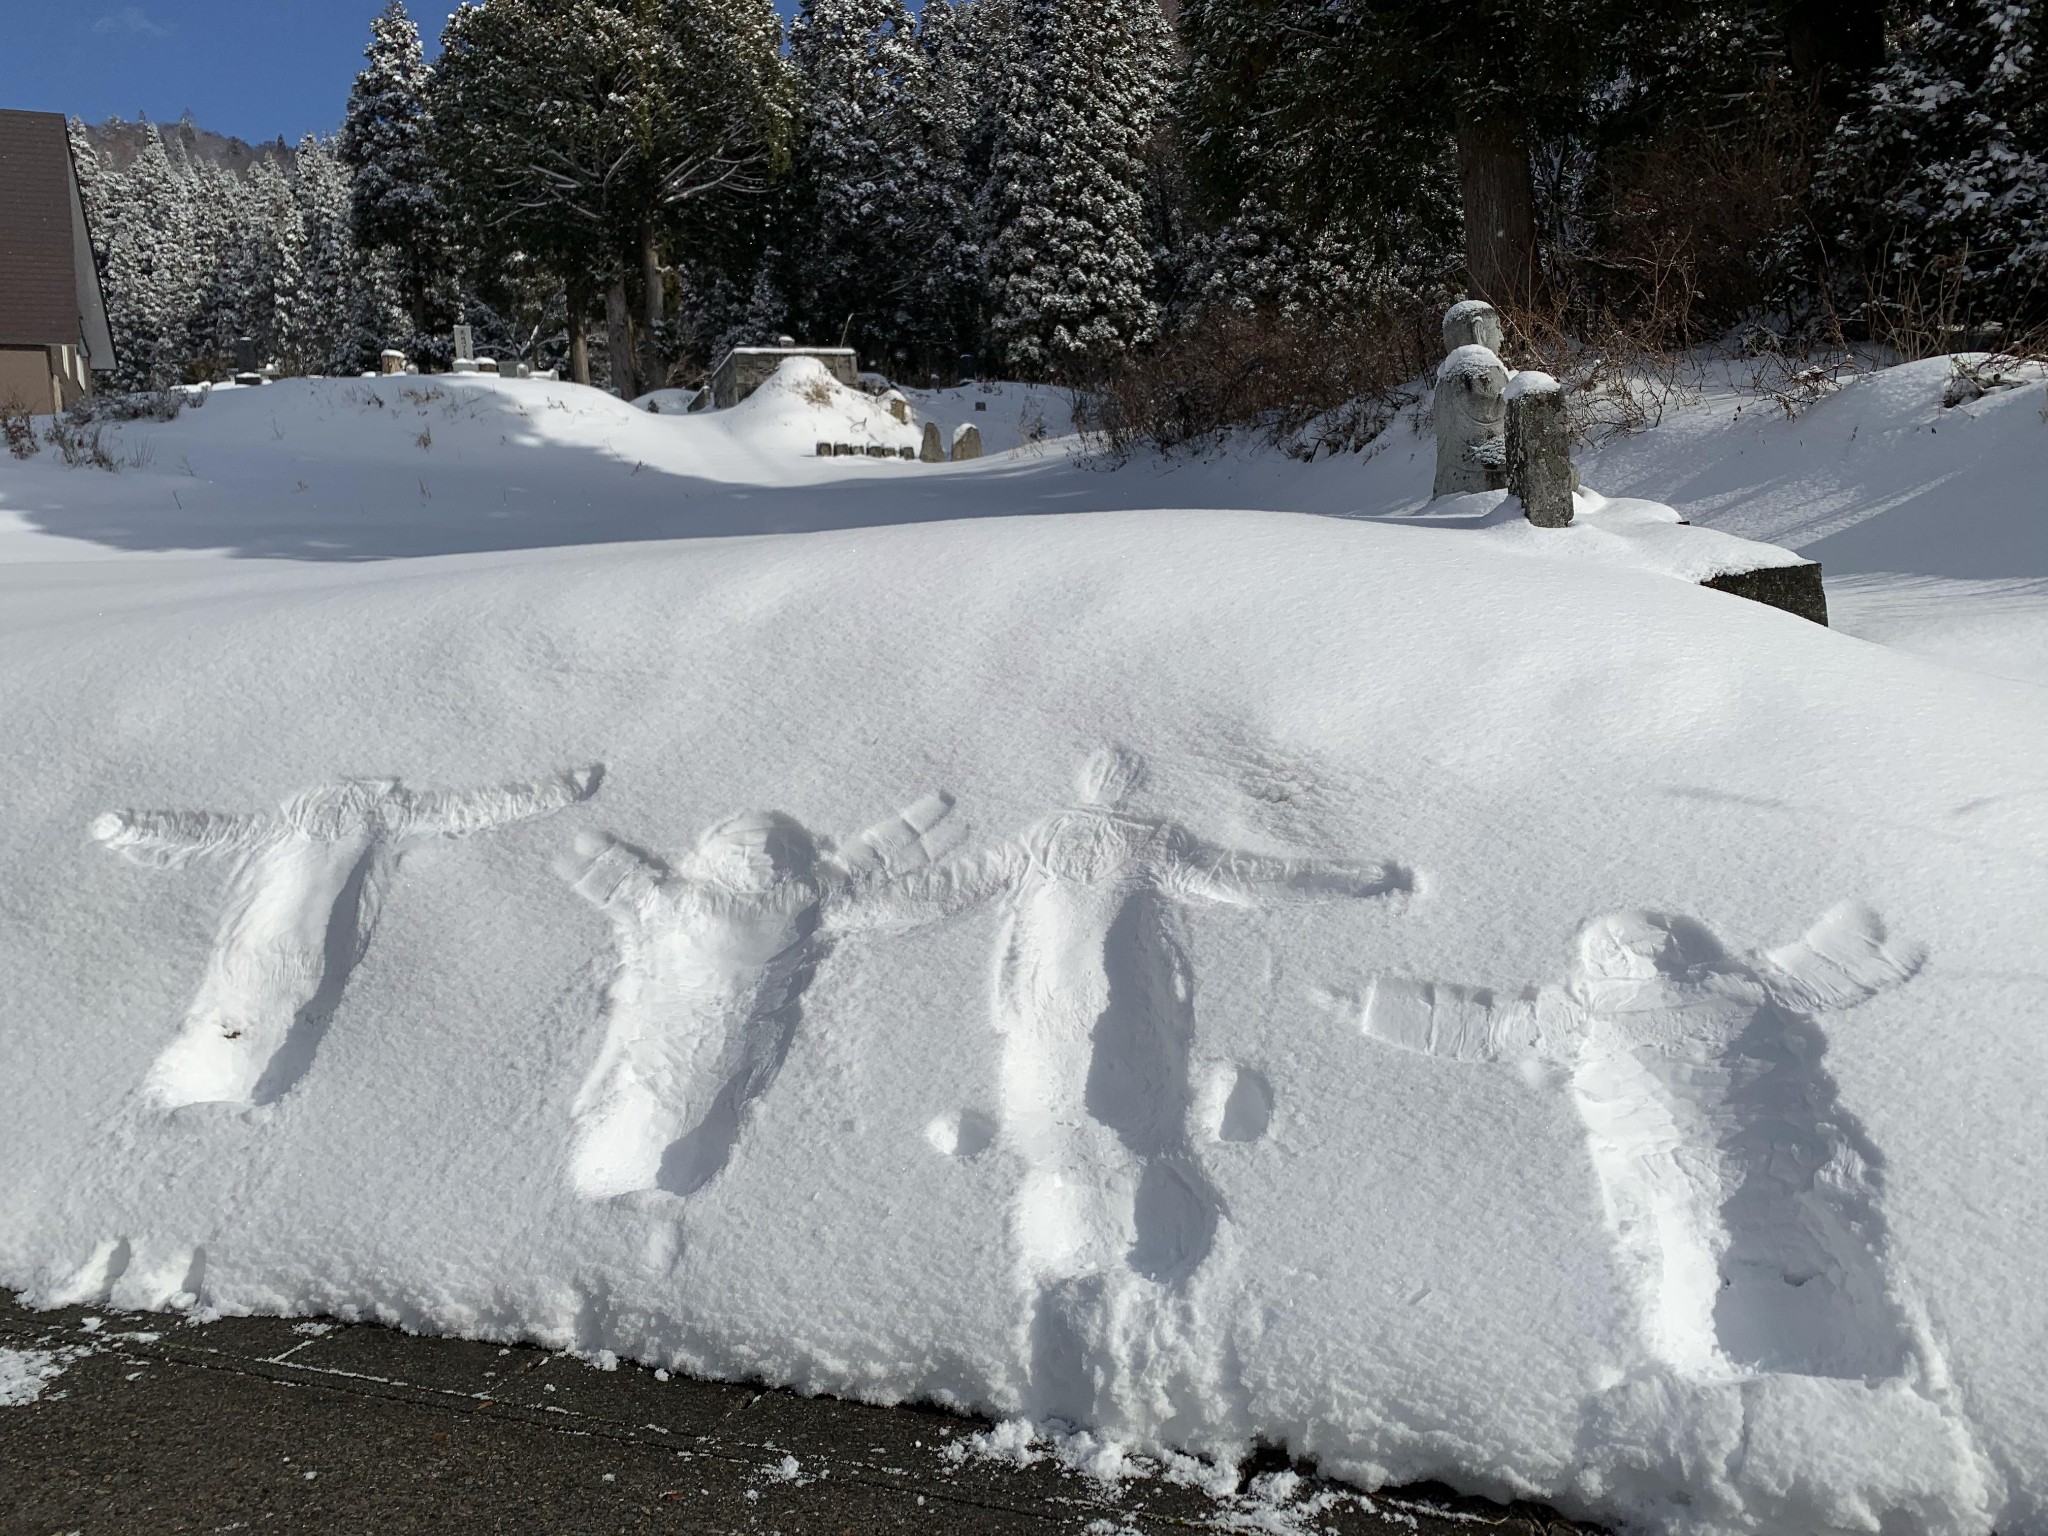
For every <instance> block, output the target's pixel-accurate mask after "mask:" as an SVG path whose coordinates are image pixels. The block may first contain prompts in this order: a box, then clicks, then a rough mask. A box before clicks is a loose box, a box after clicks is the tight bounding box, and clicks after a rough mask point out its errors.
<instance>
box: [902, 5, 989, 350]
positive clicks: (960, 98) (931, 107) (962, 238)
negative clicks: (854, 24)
mask: <svg viewBox="0 0 2048 1536" xmlns="http://www.w3.org/2000/svg"><path fill="white" fill-rule="evenodd" d="M917 45H918V50H919V52H920V53H922V54H923V56H924V68H923V70H922V72H921V75H920V78H919V80H918V86H917V89H916V90H915V91H914V92H913V93H912V94H911V98H910V102H909V108H910V116H911V123H910V145H911V164H912V167H913V170H914V180H913V183H912V186H911V212H910V230H909V232H908V239H909V244H910V250H909V254H910V257H911V260H912V262H913V269H912V270H913V274H914V280H913V284H912V288H911V292H910V293H909V294H908V295H907V297H906V300H905V304H904V310H905V321H904V326H903V333H902V340H903V344H904V345H905V346H907V347H908V348H909V349H910V351H911V352H912V353H913V354H915V355H916V356H918V357H919V358H920V359H922V360H924V361H925V362H926V364H927V366H931V365H936V366H938V367H939V368H941V369H942V370H945V369H950V366H951V365H952V363H953V361H954V359H955V358H957V357H958V356H959V354H960V353H962V352H963V351H974V350H976V349H977V348H978V346H979V340H980V331H981V314H982V301H981V284H982V231H981V227H980V220H979V215H978V213H977V210H976V207H975V170H974V166H973V164H972V158H971V157H972V155H973V151H974V139H975V129H976V121H977V116H978V113H977V108H976V104H975V100H974V90H975V80H976V75H977V63H976V58H975V41H974V36H973V34H972V32H971V30H970V29H969V28H968V27H967V25H966V24H965V23H964V21H963V18H962V16H961V14H960V9H959V7H957V6H955V5H954V4H953V3H952V0H925V5H924V10H923V11H922V12H921V13H920V15H919V16H918V28H917Z"/></svg>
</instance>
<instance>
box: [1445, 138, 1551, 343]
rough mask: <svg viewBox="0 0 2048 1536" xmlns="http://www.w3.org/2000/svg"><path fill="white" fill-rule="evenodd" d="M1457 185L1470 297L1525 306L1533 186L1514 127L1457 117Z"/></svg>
mask: <svg viewBox="0 0 2048 1536" xmlns="http://www.w3.org/2000/svg"><path fill="white" fill-rule="evenodd" d="M1458 183H1459V191H1460V193H1461V194H1462V199H1463V202H1464V206H1465V270H1466V272H1467V273H1468V274H1469V275H1470V277H1471V279H1472V293H1473V296H1474V297H1476V298H1481V299H1484V300H1486V301H1487V302H1488V303H1489V304H1492V305H1493V306H1495V307H1496V308H1499V309H1508V308H1519V307H1521V306H1523V305H1526V304H1527V303H1528V302H1529V301H1530V299H1531V298H1533V297H1534V296H1535V291H1536V270H1537V269H1536V182H1535V178H1534V176H1533V175H1532V174H1531V173H1530V170H1529V150H1528V146H1527V145H1525V144H1524V143H1523V142H1522V139H1521V135H1520V133H1519V132H1518V131H1517V130H1516V127H1515V125H1514V124H1513V123H1512V122H1508V121H1504V120H1502V119H1501V118H1500V117H1498V116H1496V115H1492V114H1488V113H1484V112H1467V113H1463V114H1461V115H1460V116H1459V119H1458Z"/></svg>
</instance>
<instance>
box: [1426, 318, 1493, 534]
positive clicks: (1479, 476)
mask: <svg viewBox="0 0 2048 1536" xmlns="http://www.w3.org/2000/svg"><path fill="white" fill-rule="evenodd" d="M1507 387H1508V370H1507V367H1506V365H1505V364H1504V363H1502V362H1501V360H1500V358H1499V357H1497V356H1496V355H1495V354H1494V352H1493V349H1492V348H1490V347H1482V346H1480V345H1478V344H1477V343H1476V342H1475V343H1471V344H1469V345H1466V346H1462V347H1458V348H1456V349H1454V350H1453V351H1452V353H1451V355H1450V356H1449V357H1447V358H1445V359H1444V360H1443V362H1442V363H1441V364H1440V365H1439V366H1438V368H1437V371H1436V405H1435V416H1436V487H1435V490H1434V491H1433V492H1432V493H1431V494H1432V495H1436V496H1456V495H1461V494H1464V493H1465V492H1468V491H1497V490H1500V489H1502V488H1504V487H1505V486H1506V485H1507V483H1508V479H1507V444H1506V434H1507V414H1508V408H1507V400H1506V395H1507Z"/></svg>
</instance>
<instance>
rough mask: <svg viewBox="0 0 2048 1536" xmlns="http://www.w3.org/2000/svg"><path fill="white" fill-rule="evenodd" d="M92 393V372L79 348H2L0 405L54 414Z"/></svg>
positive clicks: (0, 359) (0, 354) (38, 413)
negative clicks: (16, 406) (23, 407)
mask: <svg viewBox="0 0 2048 1536" xmlns="http://www.w3.org/2000/svg"><path fill="white" fill-rule="evenodd" d="M91 393H92V370H91V369H90V368H88V367H87V366H86V365H85V354H84V353H83V352H82V351H81V350H80V349H79V348H77V347H0V405H21V406H25V407H26V408H27V409H29V410H31V411H33V412H35V414H36V415H38V416H50V415H54V414H55V413H56V412H58V411H62V410H66V409H68V408H69V407H70V406H71V405H73V404H74V403H75V402H77V401H79V400H81V399H83V398H84V397H85V396H87V395H90V394H91Z"/></svg>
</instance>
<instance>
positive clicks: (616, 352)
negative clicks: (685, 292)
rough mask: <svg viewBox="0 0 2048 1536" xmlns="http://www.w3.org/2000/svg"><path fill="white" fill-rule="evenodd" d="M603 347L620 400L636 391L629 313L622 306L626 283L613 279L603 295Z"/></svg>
mask: <svg viewBox="0 0 2048 1536" xmlns="http://www.w3.org/2000/svg"><path fill="white" fill-rule="evenodd" d="M604 331H605V346H606V349H607V350H608V351H609V352H610V353H611V361H612V388H613V389H615V390H617V391H618V394H619V398H620V399H621V400H630V399H632V398H633V397H634V396H635V395H637V394H639V393H640V391H639V389H638V388H636V387H635V383H634V378H633V311H632V309H631V308H630V307H629V306H628V305H627V303H626V279H625V278H624V277H623V276H618V277H614V278H613V279H612V284H611V286H610V287H609V288H607V289H605V291H604Z"/></svg>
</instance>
